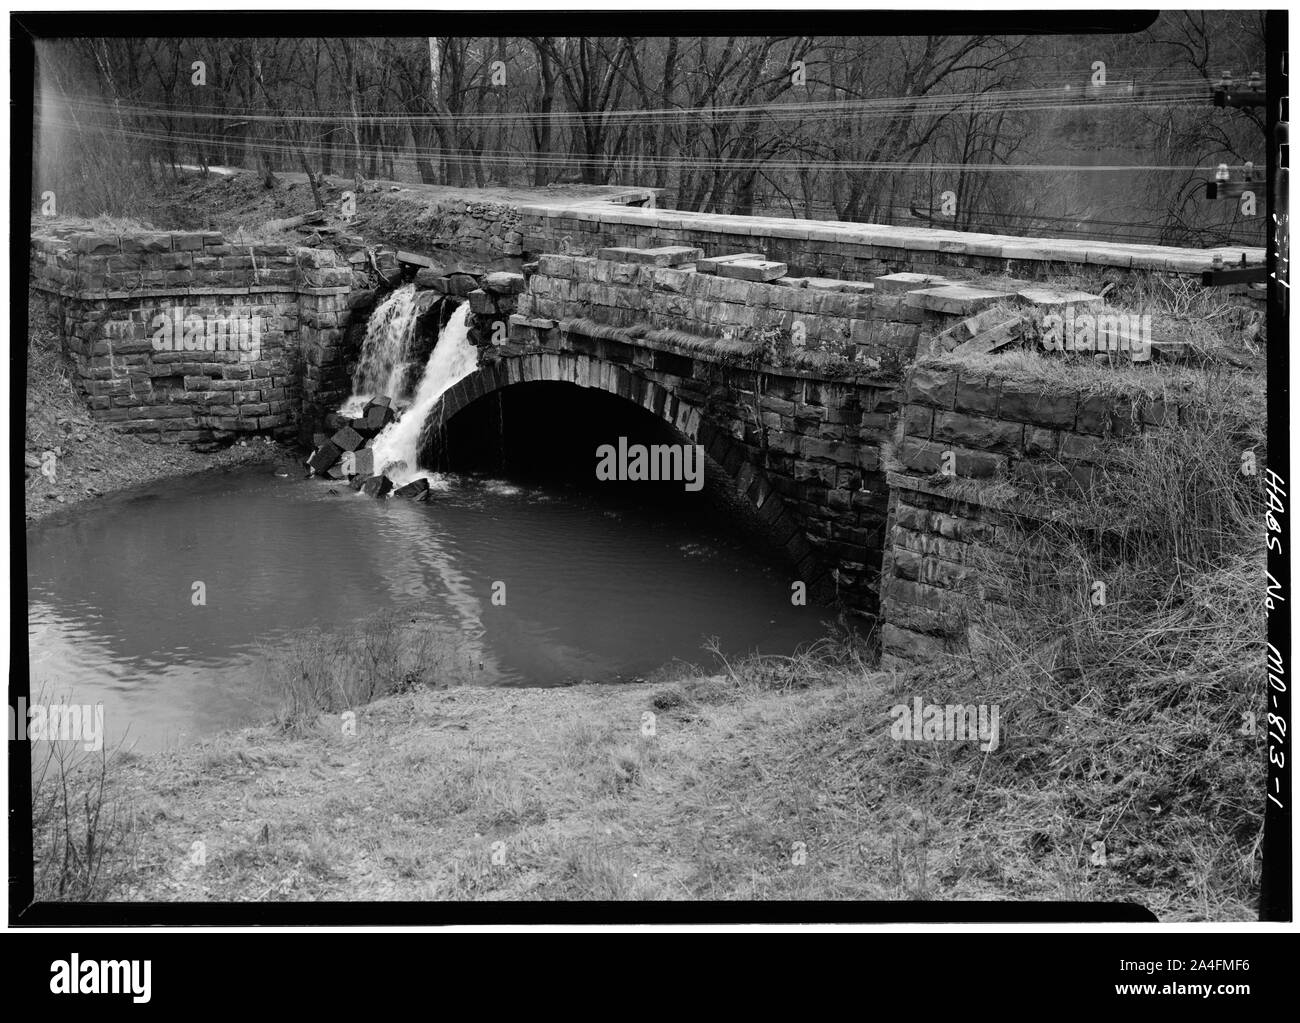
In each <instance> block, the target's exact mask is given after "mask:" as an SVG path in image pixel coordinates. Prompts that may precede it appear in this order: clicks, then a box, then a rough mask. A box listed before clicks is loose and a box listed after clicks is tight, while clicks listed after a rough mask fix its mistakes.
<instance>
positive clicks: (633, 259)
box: [597, 245, 704, 266]
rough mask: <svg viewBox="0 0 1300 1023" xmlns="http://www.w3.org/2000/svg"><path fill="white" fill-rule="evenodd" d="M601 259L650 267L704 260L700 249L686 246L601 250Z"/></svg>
mask: <svg viewBox="0 0 1300 1023" xmlns="http://www.w3.org/2000/svg"><path fill="white" fill-rule="evenodd" d="M597 256H598V258H600V259H611V260H613V261H614V262H616V263H645V264H648V265H650V266H679V265H681V264H682V263H696V264H698V263H699V261H700V260H701V259H702V258H704V253H703V252H702V251H701V250H700V249H693V248H689V247H687V246H684V245H666V246H664V247H662V248H658V249H631V248H611V249H601V250H600V251H599V252H598V253H597Z"/></svg>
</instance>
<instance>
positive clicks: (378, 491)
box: [361, 476, 393, 497]
mask: <svg viewBox="0 0 1300 1023" xmlns="http://www.w3.org/2000/svg"><path fill="white" fill-rule="evenodd" d="M392 489H393V481H392V480H390V479H389V478H388V477H387V476H371V477H370V479H368V480H366V481H365V482H364V483H363V484H361V492H362V493H363V494H365V495H366V497H387V496H388V494H389V492H390V491H391V490H392Z"/></svg>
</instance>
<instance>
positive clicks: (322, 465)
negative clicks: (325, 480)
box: [307, 440, 343, 476]
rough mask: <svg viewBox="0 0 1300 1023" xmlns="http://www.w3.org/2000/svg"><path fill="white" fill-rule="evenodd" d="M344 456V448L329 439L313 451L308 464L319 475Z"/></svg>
mask: <svg viewBox="0 0 1300 1023" xmlns="http://www.w3.org/2000/svg"><path fill="white" fill-rule="evenodd" d="M342 457H343V449H342V448H341V447H339V446H338V445H337V444H335V443H334V442H333V441H330V440H327V441H326V442H325V443H324V444H322V445H321V446H320V447H318V448H317V449H316V450H315V451H313V452H312V453H311V457H310V458H308V459H307V466H308V468H310V469H312V470H314V471H315V473H316V475H318V476H319V475H322V474H323V473H324V472H325V471H326V470H327V469H329V468H330V467H332V466H333V465H334V463H335V462H337V461H338V460H339V459H340V458H342Z"/></svg>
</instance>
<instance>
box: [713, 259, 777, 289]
mask: <svg viewBox="0 0 1300 1023" xmlns="http://www.w3.org/2000/svg"><path fill="white" fill-rule="evenodd" d="M789 269H790V268H789V266H787V265H786V264H785V263H770V262H768V261H767V260H761V259H734V260H732V261H731V262H730V263H719V264H718V276H719V277H732V278H734V279H736V280H738V281H756V282H758V283H759V284H766V283H767V282H768V281H774V280H776V279H777V278H778V277H784V276H785V275H786V273H787V271H789Z"/></svg>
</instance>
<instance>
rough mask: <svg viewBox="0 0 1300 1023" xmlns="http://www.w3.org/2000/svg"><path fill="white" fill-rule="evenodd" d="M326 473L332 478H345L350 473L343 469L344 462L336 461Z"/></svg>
mask: <svg viewBox="0 0 1300 1023" xmlns="http://www.w3.org/2000/svg"><path fill="white" fill-rule="evenodd" d="M325 475H326V476H328V477H329V478H330V479H332V480H345V479H347V478H348V474H347V473H346V472H344V470H343V463H342V462H336V463H335V464H334V465H331V466H330V467H329V469H328V470H327V471H326V473H325Z"/></svg>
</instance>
